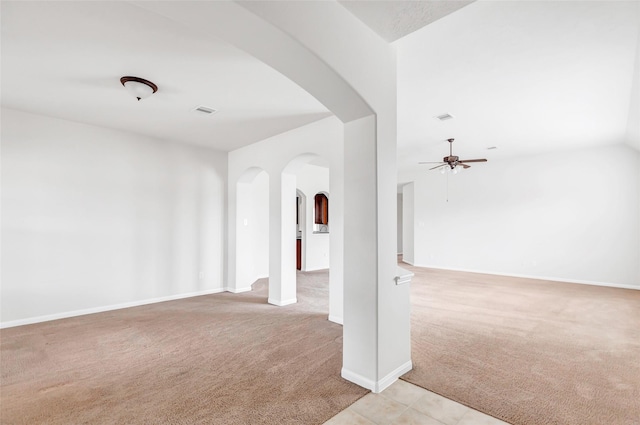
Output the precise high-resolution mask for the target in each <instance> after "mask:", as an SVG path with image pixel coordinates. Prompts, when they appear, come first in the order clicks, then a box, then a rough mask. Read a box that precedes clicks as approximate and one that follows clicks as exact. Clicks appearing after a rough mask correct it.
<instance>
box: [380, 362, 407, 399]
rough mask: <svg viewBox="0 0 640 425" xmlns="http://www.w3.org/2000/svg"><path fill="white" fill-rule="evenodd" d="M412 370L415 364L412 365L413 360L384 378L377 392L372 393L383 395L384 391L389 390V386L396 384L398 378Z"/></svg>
mask: <svg viewBox="0 0 640 425" xmlns="http://www.w3.org/2000/svg"><path fill="white" fill-rule="evenodd" d="M411 369H413V363H411V360H409V361H408V362H406V363H405V364H403V365H400V366H398V367H397V368H395V369H394V370H393V371H392V372H391V373H389V374H387V376H385V377H384V378H382V379H380V380H379V381H378V385H377V388H376V390H375V391H373V390H372V391H373V392H374V393H381V392H382V391H384V390H385V389H387V388H388V387H389V386H391V384H393V383H394V382H396V381H397V380H398V378H400V377H401V376H402V375H404V374H405V373H407V372H409V371H410V370H411Z"/></svg>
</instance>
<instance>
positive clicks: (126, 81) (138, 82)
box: [120, 76, 158, 101]
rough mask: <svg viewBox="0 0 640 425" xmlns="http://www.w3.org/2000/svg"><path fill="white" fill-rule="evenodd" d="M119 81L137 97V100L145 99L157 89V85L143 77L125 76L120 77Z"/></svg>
mask: <svg viewBox="0 0 640 425" xmlns="http://www.w3.org/2000/svg"><path fill="white" fill-rule="evenodd" d="M120 83H122V85H123V86H124V88H125V89H127V90H128V91H129V93H131V94H132V95H133V96H134V97H135V98H136V99H138V101H140V100H141V99H146V98H147V97H149V96H151V95H152V94H154V93H155V92H157V91H158V86H156V85H155V84H154V83H152V82H151V81H149V80H145V79H144V78H139V77H131V76H126V77H122V78H120Z"/></svg>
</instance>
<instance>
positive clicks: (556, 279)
mask: <svg viewBox="0 0 640 425" xmlns="http://www.w3.org/2000/svg"><path fill="white" fill-rule="evenodd" d="M405 262H406V261H405ZM408 264H411V263H408ZM411 265H412V266H415V267H424V268H428V269H438V270H451V271H454V272H468V273H481V274H494V275H496V276H508V277H522V278H525V279H536V280H550V281H554V282H563V283H579V284H581V285H592V286H607V287H610V288H620V289H635V290H640V286H635V285H623V284H619V283H609V282H596V281H592V280H580V279H565V278H562V277H549V276H534V275H527V274H518V273H500V272H492V271H487V270H477V269H464V268H462V269H461V268H453V267H440V266H432V265H428V264H426V265H415V264H411Z"/></svg>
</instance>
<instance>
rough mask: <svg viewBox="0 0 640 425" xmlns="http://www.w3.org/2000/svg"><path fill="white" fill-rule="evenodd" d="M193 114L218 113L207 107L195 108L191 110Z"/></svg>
mask: <svg viewBox="0 0 640 425" xmlns="http://www.w3.org/2000/svg"><path fill="white" fill-rule="evenodd" d="M193 112H196V113H198V114H202V115H213V114H215V113H216V112H218V111H216V110H215V109H213V108H209V107H208V106H198V107H197V108H195V109H194V110H193Z"/></svg>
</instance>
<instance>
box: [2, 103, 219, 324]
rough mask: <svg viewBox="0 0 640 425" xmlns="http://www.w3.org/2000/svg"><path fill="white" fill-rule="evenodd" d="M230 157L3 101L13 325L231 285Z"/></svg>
mask: <svg viewBox="0 0 640 425" xmlns="http://www.w3.org/2000/svg"><path fill="white" fill-rule="evenodd" d="M226 157H227V155H226V154H224V153H219V152H215V151H212V150H208V149H204V148H196V147H189V146H186V145H181V144H177V143H169V142H164V141H158V140H154V139H151V138H147V137H142V136H138V135H134V134H129V133H123V132H119V131H115V130H109V129H105V128H100V127H94V126H90V125H84V124H78V123H73V122H69V121H64V120H59V119H53V118H48V117H44V116H38V115H33V114H29V113H24V112H19V111H15V110H10V109H3V110H2V244H3V251H2V323H3V325H6V324H11V323H14V324H20V323H24V322H28V321H30V320H32V321H33V320H38V318H52V317H63V316H65V315H70V314H72V313H73V312H87V311H99V310H101V309H102V310H103V309H108V308H110V306H121V305H134V304H136V303H138V304H139V303H144V302H146V301H148V300H155V299H167V298H171V297H181V296H184V295H188V294H198V293H207V292H217V291H220V290H222V274H223V246H224V243H225V241H224V234H225V225H224V213H225V208H226V205H225V185H226V161H227V158H226Z"/></svg>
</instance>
